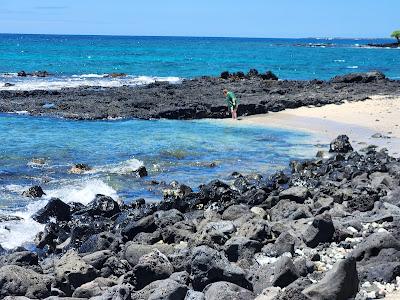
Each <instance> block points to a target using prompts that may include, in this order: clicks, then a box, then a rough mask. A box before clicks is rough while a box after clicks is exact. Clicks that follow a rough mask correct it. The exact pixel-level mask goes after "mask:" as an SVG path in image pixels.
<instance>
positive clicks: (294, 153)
mask: <svg viewBox="0 0 400 300" xmlns="http://www.w3.org/2000/svg"><path fill="white" fill-rule="evenodd" d="M309 138H310V136H309V135H308V134H306V133H302V132H296V131H288V130H277V129H270V128H254V127H245V126H240V127H239V126H236V125H229V124H221V123H219V122H216V121H210V120H202V121H171V120H154V121H142V120H115V121H73V120H64V119H55V118H34V117H30V116H24V115H20V116H17V115H7V114H6V115H0V140H1V141H2V143H1V145H0V208H1V209H0V214H13V215H19V216H22V217H24V218H25V221H24V222H16V223H12V222H11V223H9V224H4V223H3V224H1V225H0V244H2V246H3V247H13V246H17V245H19V244H21V243H22V242H25V241H29V240H32V239H33V237H34V235H35V234H36V233H37V231H38V230H40V228H42V226H41V225H39V224H37V223H36V222H34V221H32V220H31V219H30V218H29V216H30V215H31V214H32V213H33V212H35V211H37V210H38V209H39V208H40V207H42V206H43V205H45V203H46V202H47V199H49V198H50V197H59V198H61V199H62V200H63V201H66V202H74V201H77V202H81V203H88V202H89V201H91V200H92V199H93V198H94V196H95V195H96V194H97V193H101V194H106V195H110V196H112V197H114V198H120V199H121V200H123V201H125V202H129V201H132V200H134V199H137V198H139V197H143V198H145V199H147V200H148V201H153V200H161V199H162V196H161V188H160V187H157V186H154V185H151V184H150V181H151V180H157V181H160V182H161V181H165V182H166V183H169V182H171V181H172V180H177V181H179V182H182V183H185V184H188V185H190V186H191V187H193V188H194V189H195V188H196V187H197V186H198V185H199V184H201V183H206V182H208V181H210V180H212V179H216V178H222V179H227V178H228V176H229V175H230V174H231V173H232V172H233V171H239V172H242V173H252V172H260V173H262V174H264V175H268V174H271V173H273V172H275V171H276V170H280V169H284V168H286V167H287V165H288V162H289V161H290V160H291V159H294V158H306V157H310V156H311V155H313V154H314V152H315V148H314V146H313V145H311V144H309V142H308V141H309ZM35 159H36V160H35ZM38 163H39V164H38ZM75 163H85V164H88V165H89V166H91V167H92V168H93V170H92V171H90V172H87V173H86V174H83V175H74V174H69V173H68V170H69V169H70V167H71V166H72V165H73V164H75ZM210 163H215V165H216V166H215V167H211V166H210ZM142 164H143V165H144V166H146V168H147V169H148V171H149V176H148V177H146V178H135V177H134V176H132V174H131V171H132V170H135V169H136V168H138V167H139V166H140V165H142ZM37 184H38V185H41V186H42V187H43V189H44V191H45V192H46V194H47V195H46V196H45V197H44V199H43V200H32V199H28V198H24V197H22V196H21V193H22V192H23V191H24V190H25V189H27V188H28V187H30V186H32V185H37ZM5 225H7V226H8V227H9V228H10V229H11V231H9V230H7V229H4V226H5Z"/></svg>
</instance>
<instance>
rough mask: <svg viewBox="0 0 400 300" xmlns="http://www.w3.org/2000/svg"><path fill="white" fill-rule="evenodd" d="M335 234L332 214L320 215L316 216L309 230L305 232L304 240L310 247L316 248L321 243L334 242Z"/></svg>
mask: <svg viewBox="0 0 400 300" xmlns="http://www.w3.org/2000/svg"><path fill="white" fill-rule="evenodd" d="M334 234H335V227H334V226H333V222H332V218H331V216H330V215H319V216H317V217H315V218H314V221H313V222H312V224H311V225H310V226H308V228H307V230H306V231H305V232H304V233H303V240H304V242H305V243H306V245H307V246H308V247H311V248H315V247H317V246H318V245H319V244H320V243H330V242H332V239H333V236H334Z"/></svg>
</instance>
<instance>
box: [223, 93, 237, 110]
mask: <svg viewBox="0 0 400 300" xmlns="http://www.w3.org/2000/svg"><path fill="white" fill-rule="evenodd" d="M225 101H226V104H228V107H229V108H234V107H236V106H237V105H238V101H237V99H236V96H235V94H234V93H233V92H228V93H227V95H226V99H225Z"/></svg>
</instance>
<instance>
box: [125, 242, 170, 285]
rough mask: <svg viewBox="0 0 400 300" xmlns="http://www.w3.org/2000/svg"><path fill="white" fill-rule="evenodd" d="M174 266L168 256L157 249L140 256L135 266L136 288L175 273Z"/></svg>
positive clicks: (134, 283)
mask: <svg viewBox="0 0 400 300" xmlns="http://www.w3.org/2000/svg"><path fill="white" fill-rule="evenodd" d="M173 271H174V268H173V266H172V264H171V263H170V261H169V260H168V258H167V257H166V256H165V255H164V254H163V253H161V252H160V251H158V250H157V249H155V250H153V251H151V252H150V253H148V254H145V255H143V256H142V257H140V258H139V261H138V263H137V265H136V266H135V267H134V268H133V270H132V272H133V277H134V282H132V284H133V286H134V287H135V289H136V290H140V289H142V288H144V287H145V286H146V285H148V284H149V283H151V282H152V281H155V280H161V279H166V278H168V277H169V276H171V274H172V273H173Z"/></svg>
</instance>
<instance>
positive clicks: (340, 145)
mask: <svg viewBox="0 0 400 300" xmlns="http://www.w3.org/2000/svg"><path fill="white" fill-rule="evenodd" d="M351 151H353V147H352V146H351V144H350V140H349V137H348V136H347V135H339V136H338V137H337V138H336V139H334V140H333V141H332V142H331V144H330V147H329V152H336V153H348V152H351Z"/></svg>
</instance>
